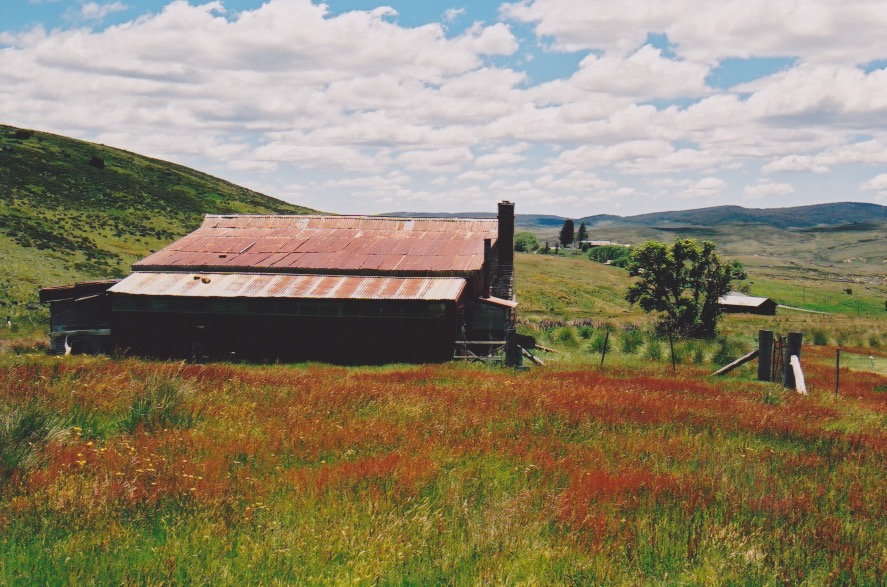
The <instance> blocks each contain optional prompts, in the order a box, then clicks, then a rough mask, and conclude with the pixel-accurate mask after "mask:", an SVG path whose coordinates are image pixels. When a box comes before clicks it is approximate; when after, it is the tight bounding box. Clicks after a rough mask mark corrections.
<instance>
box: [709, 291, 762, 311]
mask: <svg viewBox="0 0 887 587" xmlns="http://www.w3.org/2000/svg"><path fill="white" fill-rule="evenodd" d="M769 299H770V298H757V297H753V296H746V295H739V294H727V295H724V296H721V297H720V298H718V303H719V304H721V305H724V306H747V307H749V308H757V307H758V306H760V305H761V304H763V303H764V302H766V301H767V300H769Z"/></svg>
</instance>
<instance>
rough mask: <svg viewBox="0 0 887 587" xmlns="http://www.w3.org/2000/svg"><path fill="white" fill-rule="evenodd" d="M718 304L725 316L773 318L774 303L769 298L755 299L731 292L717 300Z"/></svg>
mask: <svg viewBox="0 0 887 587" xmlns="http://www.w3.org/2000/svg"><path fill="white" fill-rule="evenodd" d="M718 304H719V305H720V306H721V310H722V311H723V312H724V313H725V314H758V315H761V316H775V315H776V302H774V301H773V300H771V299H770V298H757V297H754V296H749V295H745V294H741V293H737V292H731V293H728V294H727V295H724V296H721V297H720V298H718Z"/></svg>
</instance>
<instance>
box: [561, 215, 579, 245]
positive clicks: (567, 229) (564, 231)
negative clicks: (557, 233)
mask: <svg viewBox="0 0 887 587" xmlns="http://www.w3.org/2000/svg"><path fill="white" fill-rule="evenodd" d="M575 239H576V228H575V226H574V225H573V221H572V220H570V219H569V218H567V219H566V220H564V225H563V226H562V227H561V244H562V245H564V246H565V247H566V246H567V245H571V244H573V241H574V240H575Z"/></svg>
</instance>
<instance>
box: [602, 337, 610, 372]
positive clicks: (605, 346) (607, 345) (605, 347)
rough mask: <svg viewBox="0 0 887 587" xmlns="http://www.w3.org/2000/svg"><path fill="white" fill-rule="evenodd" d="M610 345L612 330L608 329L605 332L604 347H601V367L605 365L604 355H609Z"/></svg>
mask: <svg viewBox="0 0 887 587" xmlns="http://www.w3.org/2000/svg"><path fill="white" fill-rule="evenodd" d="M609 346H610V331H609V330H607V331H606V333H605V334H604V348H602V349H601V367H603V366H604V357H606V356H607V347H609Z"/></svg>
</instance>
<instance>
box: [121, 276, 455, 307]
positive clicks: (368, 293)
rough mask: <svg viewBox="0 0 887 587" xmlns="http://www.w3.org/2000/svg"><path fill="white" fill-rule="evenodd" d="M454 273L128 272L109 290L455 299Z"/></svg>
mask: <svg viewBox="0 0 887 587" xmlns="http://www.w3.org/2000/svg"><path fill="white" fill-rule="evenodd" d="M465 284H466V281H465V280H464V279H462V278H459V277H364V276H354V275H280V274H268V273H166V272H163V273H161V272H155V271H146V272H138V273H133V274H132V275H130V276H129V277H127V278H126V279H124V280H123V281H121V282H119V283H117V284H116V285H114V286H113V287H112V288H111V289H110V290H109V291H110V292H111V293H112V294H127V295H138V296H176V297H202V298H306V299H348V300H382V299H385V300H424V301H445V300H453V301H455V300H458V299H459V297H460V296H461V295H462V291H463V290H464V289H465Z"/></svg>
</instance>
